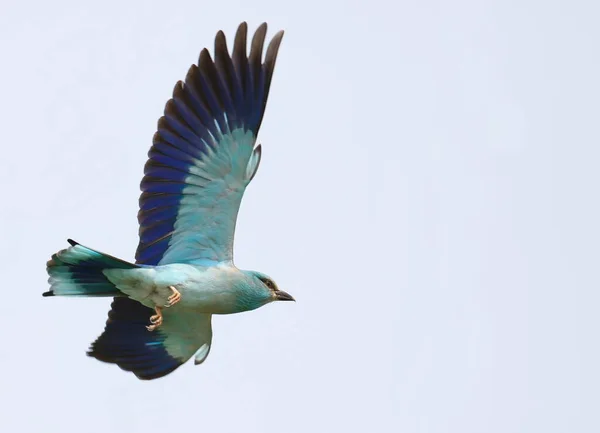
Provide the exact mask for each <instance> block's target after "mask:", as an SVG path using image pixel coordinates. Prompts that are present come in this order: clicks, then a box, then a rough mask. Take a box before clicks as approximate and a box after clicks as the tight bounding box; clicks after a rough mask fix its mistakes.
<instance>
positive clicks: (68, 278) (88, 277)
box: [42, 239, 138, 296]
mask: <svg viewBox="0 0 600 433" xmlns="http://www.w3.org/2000/svg"><path fill="white" fill-rule="evenodd" d="M68 242H69V244H71V246H70V247H69V248H67V249H65V250H61V251H59V252H58V253H56V254H54V255H52V258H51V259H50V260H49V261H48V263H47V264H46V270H47V272H48V275H49V276H50V277H49V279H48V282H49V283H50V290H49V291H47V292H44V293H43V294H42V295H43V296H123V294H122V293H121V292H120V291H119V289H117V288H116V287H115V285H114V284H112V283H111V282H110V281H109V280H108V278H106V276H105V275H104V273H103V272H102V271H103V270H105V269H133V268H137V267H138V266H137V265H134V264H133V263H129V262H126V261H124V260H121V259H117V258H116V257H113V256H110V255H108V254H104V253H101V252H99V251H94V250H92V249H91V248H87V247H85V246H83V245H81V244H79V243H77V242H75V241H73V240H71V239H69V240H68Z"/></svg>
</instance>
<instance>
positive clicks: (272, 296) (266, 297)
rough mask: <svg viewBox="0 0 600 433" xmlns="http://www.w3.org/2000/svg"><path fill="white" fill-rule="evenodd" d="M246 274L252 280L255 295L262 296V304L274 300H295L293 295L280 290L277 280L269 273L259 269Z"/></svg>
mask: <svg viewBox="0 0 600 433" xmlns="http://www.w3.org/2000/svg"><path fill="white" fill-rule="evenodd" d="M246 275H248V276H249V277H250V279H251V280H252V286H253V288H254V290H253V292H254V293H253V295H254V297H256V298H260V301H261V305H265V304H268V303H269V302H273V301H295V299H294V298H293V297H292V295H290V294H289V293H287V292H284V291H283V290H280V289H279V287H277V284H275V281H273V279H272V278H271V277H269V276H268V275H265V274H263V273H261V272H257V271H246ZM256 300H258V299H256Z"/></svg>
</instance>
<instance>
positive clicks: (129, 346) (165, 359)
mask: <svg viewBox="0 0 600 433" xmlns="http://www.w3.org/2000/svg"><path fill="white" fill-rule="evenodd" d="M149 314H152V310H151V309H149V308H147V307H144V306H143V305H142V304H140V303H138V302H137V301H134V300H133V299H129V298H115V299H114V301H113V303H112V306H111V311H110V313H109V315H108V320H107V322H106V328H105V329H104V333H103V334H102V335H101V336H100V337H98V339H97V340H96V341H95V342H94V343H92V345H91V347H90V350H89V351H88V355H89V356H91V357H94V358H96V359H98V360H100V361H104V362H109V363H113V364H117V365H118V366H119V367H121V368H122V369H123V370H126V371H131V372H133V373H134V374H135V375H136V376H137V377H138V378H140V379H144V380H150V379H156V378H159V377H163V376H165V375H167V374H169V373H171V372H172V371H173V370H175V369H176V368H177V367H179V366H180V365H182V364H183V363H185V362H186V361H187V360H188V359H190V358H191V357H192V356H194V355H195V363H196V364H200V363H202V362H203V361H204V360H205V359H206V357H207V356H208V354H209V352H210V345H211V341H212V327H211V317H212V316H211V315H210V314H200V313H196V312H194V311H187V310H179V311H177V312H175V311H173V310H171V309H165V310H164V312H163V314H164V317H165V321H164V323H163V324H162V325H161V326H160V328H158V329H157V330H156V331H153V332H150V331H148V330H147V329H146V326H147V325H148V317H149Z"/></svg>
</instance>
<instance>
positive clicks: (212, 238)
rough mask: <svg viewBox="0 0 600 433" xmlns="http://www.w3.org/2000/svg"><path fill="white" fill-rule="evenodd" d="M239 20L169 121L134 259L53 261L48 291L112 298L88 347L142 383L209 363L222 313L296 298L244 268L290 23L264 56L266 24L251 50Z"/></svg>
mask: <svg viewBox="0 0 600 433" xmlns="http://www.w3.org/2000/svg"><path fill="white" fill-rule="evenodd" d="M247 33H248V27H247V24H246V23H242V24H240V26H239V27H238V29H237V33H236V35H235V41H234V44H233V50H232V52H231V55H230V53H229V51H228V48H227V42H226V40H225V35H224V34H223V32H222V31H219V32H218V33H217V36H216V39H215V49H214V60H213V59H212V58H211V55H210V54H209V51H208V50H207V49H206V48H205V49H203V50H202V52H201V53H200V58H199V60H198V64H197V65H192V66H191V67H190V69H189V71H188V73H187V76H186V78H185V81H179V82H178V83H177V84H176V85H175V89H174V90H173V97H172V98H171V99H170V100H169V101H168V102H167V104H166V106H165V110H164V115H163V116H162V117H161V118H160V119H159V121H158V128H157V132H156V134H155V135H154V138H153V143H152V147H151V148H150V151H149V153H148V157H149V159H148V161H147V162H146V165H145V167H144V176H143V178H142V182H141V185H140V188H141V190H142V193H141V196H140V199H139V206H140V209H139V212H138V221H139V244H138V247H137V251H136V255H135V259H136V262H135V263H129V262H127V261H124V260H121V259H118V258H115V257H113V256H110V255H108V254H104V253H102V252H99V251H95V250H93V249H91V248H88V247H85V246H83V245H81V244H79V243H77V242H75V241H73V240H70V239H69V244H70V245H71V246H70V247H69V248H67V249H64V250H61V251H59V252H57V253H56V254H54V255H53V256H52V258H51V259H50V260H49V261H48V263H47V272H48V275H49V280H48V281H49V284H50V290H49V291H47V292H45V293H44V294H43V295H44V296H90V297H96V296H98V297H113V298H114V299H113V302H112V304H111V310H110V312H109V313H108V320H107V321H106V327H105V329H104V332H103V333H102V335H100V337H98V339H97V340H96V341H95V342H93V343H92V345H91V347H90V349H89V351H88V355H89V356H91V357H94V358H96V359H98V360H100V361H104V362H109V363H114V364H117V365H118V366H119V367H121V368H122V369H123V370H126V371H131V372H133V373H134V374H135V375H136V376H137V377H138V378H139V379H144V380H149V379H156V378H159V377H163V376H165V375H167V374H169V373H171V372H172V371H173V370H175V369H176V368H177V367H179V366H180V365H182V364H183V363H185V362H186V361H187V360H189V359H190V358H191V357H192V356H193V357H194V362H195V364H201V363H202V362H204V360H205V359H206V357H207V356H208V354H209V352H210V347H211V341H212V326H211V318H212V315H213V314H232V313H240V312H243V311H250V310H254V309H256V308H259V307H261V306H263V305H266V304H268V303H270V302H273V301H293V300H294V298H293V297H292V296H291V295H289V294H288V293H286V292H284V291H283V290H280V289H279V288H278V287H277V284H275V282H274V281H273V279H271V278H270V277H269V276H267V275H265V274H263V273H261V272H257V271H246V270H240V269H238V268H237V267H236V266H235V265H234V264H233V238H234V231H235V224H236V219H237V214H238V210H239V207H240V202H241V200H242V196H243V195H244V191H245V189H246V187H247V186H248V184H249V183H250V181H251V180H252V178H253V177H254V175H255V174H256V171H257V170H258V166H259V163H260V159H261V152H262V150H261V145H260V144H259V145H256V137H257V134H258V130H259V128H260V124H261V122H262V119H263V115H264V111H265V107H266V104H267V97H268V95H269V88H270V86H271V79H272V77H273V70H274V68H275V61H276V59H277V52H278V50H279V45H280V43H281V39H282V38H283V31H280V32H278V33H277V34H275V36H273V38H272V39H271V41H270V43H269V44H268V47H267V49H266V54H265V55H264V60H263V48H264V45H265V37H266V33H267V25H266V23H263V24H262V25H260V26H259V27H258V29H257V30H256V32H255V33H254V36H253V37H252V41H251V43H250V53H249V54H247V49H246V45H247V43H246V39H247Z"/></svg>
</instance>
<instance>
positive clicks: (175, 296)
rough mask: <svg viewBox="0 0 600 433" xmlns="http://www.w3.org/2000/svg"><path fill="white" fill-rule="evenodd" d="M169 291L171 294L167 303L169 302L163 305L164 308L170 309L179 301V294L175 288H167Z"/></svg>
mask: <svg viewBox="0 0 600 433" xmlns="http://www.w3.org/2000/svg"><path fill="white" fill-rule="evenodd" d="M169 289H171V291H172V292H173V294H172V295H171V296H169V297H168V298H167V301H169V302H168V303H167V305H165V307H172V306H173V305H175V304H176V303H178V302H179V301H181V293H179V290H177V289H176V288H175V286H169Z"/></svg>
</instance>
